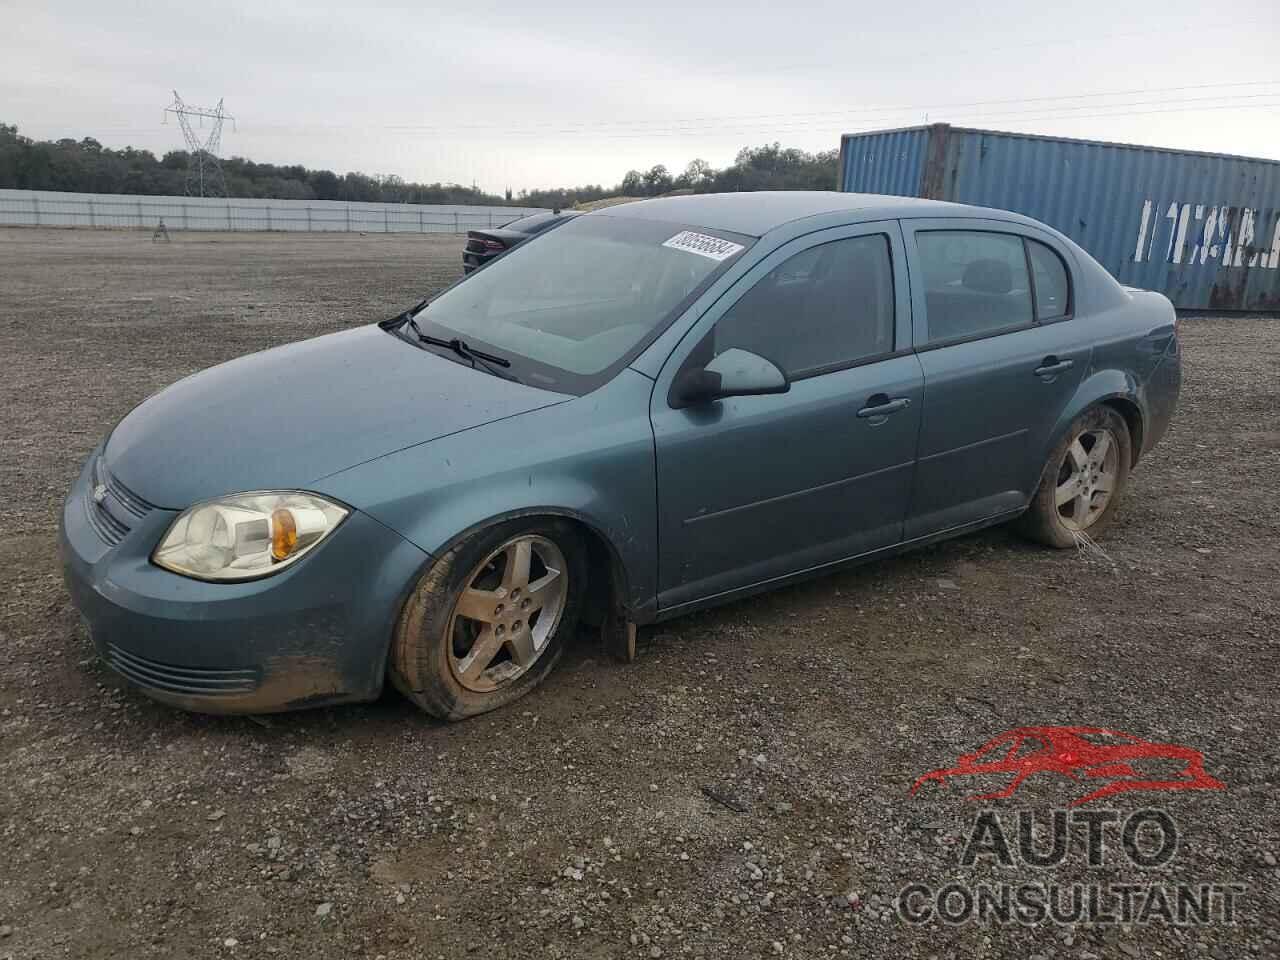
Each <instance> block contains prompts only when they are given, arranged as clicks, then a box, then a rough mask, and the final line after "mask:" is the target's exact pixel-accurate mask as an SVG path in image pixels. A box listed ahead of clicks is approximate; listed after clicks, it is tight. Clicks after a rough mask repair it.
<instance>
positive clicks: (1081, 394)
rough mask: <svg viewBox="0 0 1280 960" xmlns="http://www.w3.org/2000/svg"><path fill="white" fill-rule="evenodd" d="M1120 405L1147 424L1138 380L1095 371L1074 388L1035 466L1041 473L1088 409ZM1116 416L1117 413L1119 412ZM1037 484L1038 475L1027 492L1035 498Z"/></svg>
mask: <svg viewBox="0 0 1280 960" xmlns="http://www.w3.org/2000/svg"><path fill="white" fill-rule="evenodd" d="M1109 401H1110V402H1112V403H1114V402H1116V401H1120V404H1129V405H1131V406H1132V407H1133V408H1134V409H1136V411H1137V416H1138V422H1139V423H1146V420H1147V407H1146V402H1145V400H1144V398H1143V396H1142V388H1141V386H1140V385H1139V383H1138V380H1137V378H1136V377H1135V376H1134V375H1133V374H1132V373H1129V372H1128V371H1125V370H1114V369H1113V370H1098V371H1095V372H1094V373H1092V374H1091V375H1090V376H1088V377H1086V378H1085V379H1084V380H1083V381H1082V382H1081V383H1080V386H1079V387H1077V388H1076V392H1075V393H1074V394H1073V395H1072V397H1071V400H1070V402H1068V403H1067V405H1066V406H1065V407H1063V409H1062V414H1061V416H1060V417H1059V418H1058V422H1057V423H1056V424H1055V425H1054V428H1053V430H1052V432H1051V433H1050V434H1049V438H1048V441H1047V442H1046V443H1045V446H1044V448H1043V449H1042V450H1041V451H1040V456H1039V457H1037V458H1036V461H1035V462H1036V463H1039V464H1040V469H1041V470H1043V468H1044V464H1045V461H1046V460H1047V458H1048V456H1049V453H1050V451H1052V450H1053V449H1054V448H1055V447H1056V446H1057V445H1058V443H1059V442H1060V441H1061V440H1062V438H1063V437H1064V436H1066V434H1067V431H1068V430H1069V429H1070V428H1071V424H1072V421H1074V420H1075V419H1076V417H1078V416H1080V414H1082V413H1084V412H1085V411H1086V410H1088V409H1089V408H1090V407H1096V406H1098V405H1099V404H1103V403H1107V402H1109ZM1118 412H1119V411H1118ZM1140 439H1141V438H1140V437H1135V438H1134V441H1135V443H1134V451H1133V452H1134V459H1135V460H1136V459H1137V456H1138V454H1139V452H1140V451H1139V450H1138V446H1137V444H1138V442H1140ZM1039 483H1040V476H1039V474H1037V475H1036V477H1035V478H1034V479H1033V481H1032V482H1031V484H1030V487H1029V489H1030V491H1031V493H1032V494H1033V495H1034V493H1035V490H1036V487H1037V486H1038V485H1039Z"/></svg>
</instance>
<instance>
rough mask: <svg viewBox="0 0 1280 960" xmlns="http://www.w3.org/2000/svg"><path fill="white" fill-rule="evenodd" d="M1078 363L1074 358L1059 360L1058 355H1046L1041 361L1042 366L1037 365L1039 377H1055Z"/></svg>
mask: <svg viewBox="0 0 1280 960" xmlns="http://www.w3.org/2000/svg"><path fill="white" fill-rule="evenodd" d="M1075 365H1076V362H1075V361H1074V360H1059V359H1058V358H1057V357H1045V358H1044V359H1043V360H1041V361H1040V366H1038V367H1036V376H1037V377H1055V376H1057V375H1058V374H1060V373H1063V372H1065V371H1067V370H1070V369H1071V368H1072V367H1074V366H1075Z"/></svg>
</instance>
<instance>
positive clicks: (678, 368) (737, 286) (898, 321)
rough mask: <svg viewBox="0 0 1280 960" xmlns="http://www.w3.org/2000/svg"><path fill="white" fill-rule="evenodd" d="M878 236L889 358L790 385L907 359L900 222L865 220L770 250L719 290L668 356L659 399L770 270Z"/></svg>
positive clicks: (906, 281)
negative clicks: (889, 283) (886, 285)
mask: <svg viewBox="0 0 1280 960" xmlns="http://www.w3.org/2000/svg"><path fill="white" fill-rule="evenodd" d="M876 235H883V236H884V237H885V238H886V239H887V240H888V243H889V267H890V270H891V272H892V277H893V298H892V303H893V343H894V350H893V352H891V353H885V354H882V355H877V356H872V357H864V358H861V359H859V360H856V361H853V362H851V363H847V364H840V365H839V366H838V367H837V366H835V365H833V366H832V367H831V368H821V369H820V370H819V371H818V372H814V373H806V374H804V375H802V376H800V377H793V378H791V380H792V382H793V383H794V382H798V381H800V380H805V379H810V378H812V377H814V376H824V375H826V374H828V373H837V372H839V371H841V370H846V369H851V368H853V367H859V366H865V365H868V364H871V363H880V362H882V361H884V360H890V359H893V358H894V357H900V356H907V355H909V354H911V353H913V352H914V347H913V340H914V330H913V319H912V318H913V316H914V313H915V311H914V309H913V302H912V297H911V279H910V278H911V266H910V259H909V255H908V253H907V238H906V231H905V229H904V226H903V223H902V221H900V220H868V221H862V222H855V223H849V224H845V225H843V226H835V227H825V228H823V229H821V230H815V231H813V232H812V233H806V234H802V235H800V236H798V237H793V238H791V239H790V240H786V241H784V242H782V243H780V244H779V245H778V246H777V247H775V248H774V249H772V250H770V251H769V252H768V253H766V254H765V255H764V256H762V257H761V258H760V259H759V260H757V261H756V262H755V263H753V264H751V266H750V267H749V268H748V269H747V270H746V272H745V273H743V274H742V275H741V276H740V277H738V278H737V279H736V280H735V281H734V284H733V286H732V287H730V288H729V289H728V290H726V291H724V293H723V294H721V295H720V296H719V297H718V298H717V299H716V301H715V302H714V303H712V304H710V305H709V306H708V307H707V308H706V309H705V310H704V312H703V313H702V315H701V316H699V318H698V319H697V320H696V321H695V322H694V323H693V324H692V325H691V326H690V327H689V328H688V332H687V333H686V334H685V336H684V337H683V338H682V339H681V341H680V343H679V344H678V345H677V346H676V348H675V349H674V350H673V351H672V352H671V353H670V354H669V355H668V357H667V359H666V362H665V363H664V364H663V367H662V370H661V371H660V373H659V375H658V395H661V396H666V397H668V402H669V397H670V390H671V387H672V384H673V383H674V382H675V379H676V377H678V376H679V374H680V373H681V372H682V371H683V370H684V369H685V367H686V366H687V365H688V364H689V363H690V362H696V358H697V357H698V356H699V355H700V354H702V352H703V351H704V349H705V344H706V343H707V341H708V340H709V338H710V336H711V335H712V334H713V332H714V329H715V325H716V324H717V323H719V322H720V319H721V318H722V317H724V315H725V314H727V313H728V312H729V310H730V309H732V307H733V306H734V305H735V304H736V303H737V302H738V301H739V300H740V299H742V297H743V296H744V295H746V293H747V292H748V291H749V290H751V288H752V287H754V286H755V284H756V283H757V282H758V281H759V280H761V279H763V278H764V277H765V276H766V275H767V274H768V273H769V272H770V271H772V270H773V269H774V268H776V267H778V266H781V265H782V264H783V263H785V262H786V261H787V260H789V259H791V257H793V256H795V255H796V254H799V253H803V252H804V251H805V250H810V249H812V248H814V247H818V246H821V245H823V244H825V243H831V242H832V241H835V240H844V239H852V238H854V237H866V236H876ZM685 344H688V345H689V346H688V347H686V346H685Z"/></svg>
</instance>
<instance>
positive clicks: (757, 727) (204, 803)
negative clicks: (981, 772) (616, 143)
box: [0, 230, 1280, 960]
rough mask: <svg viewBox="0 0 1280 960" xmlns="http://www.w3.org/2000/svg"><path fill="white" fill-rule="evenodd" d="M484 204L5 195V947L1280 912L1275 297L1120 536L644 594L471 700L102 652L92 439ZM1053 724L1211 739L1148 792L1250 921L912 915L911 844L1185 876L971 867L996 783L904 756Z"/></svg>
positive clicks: (926, 756) (976, 549)
mask: <svg viewBox="0 0 1280 960" xmlns="http://www.w3.org/2000/svg"><path fill="white" fill-rule="evenodd" d="M460 245H461V244H460V240H459V239H458V238H451V237H433V236H426V237H418V236H390V237H385V236H369V237H352V236H333V237H328V236H288V235H253V236H247V235H219V236H207V237H202V236H198V235H192V234H175V235H174V242H173V243H172V244H167V245H166V244H152V243H151V242H150V240H149V235H146V234H129V233H93V232H89V231H25V230H5V231H0V263H2V264H3V268H0V356H2V357H3V358H4V364H3V375H2V376H0V406H2V407H3V410H4V412H5V416H4V427H3V431H2V432H0V581H2V582H0V851H2V852H0V863H3V868H0V956H4V955H5V954H8V953H12V954H13V955H14V956H15V957H54V956H71V957H100V958H107V957H118V956H137V957H153V956H154V957H195V956H285V957H294V956H306V957H344V958H346V957H368V958H371V960H372V958H374V957H377V956H379V955H381V956H384V957H387V958H410V957H414V958H416V957H423V956H427V957H437V956H438V957H450V958H452V957H458V956H478V957H521V958H523V957H530V956H546V957H579V956H582V957H637V958H653V957H659V956H661V957H683V956H693V957H699V956H708V957H733V958H738V957H743V956H768V957H773V956H778V955H783V956H796V957H799V956H803V957H886V958H888V957H892V958H902V957H929V956H937V957H940V958H941V957H977V956H990V957H1019V958H1027V957H1035V956H1043V957H1045V958H1050V957H1053V958H1065V957H1071V958H1080V960H1087V958H1089V957H1095V958H1098V957H1105V958H1112V957H1157V956H1159V957H1194V958H1202V957H1206V956H1210V957H1213V958H1215V960H1218V958H1222V957H1232V958H1234V957H1241V956H1258V957H1262V956H1268V957H1270V956H1276V955H1277V954H1278V953H1280V941H1278V939H1277V938H1278V936H1280V935H1278V934H1277V929H1278V928H1280V876H1278V875H1277V868H1276V866H1275V863H1276V860H1275V858H1276V857H1277V856H1280V827H1277V824H1280V799H1278V798H1277V775H1276V771H1277V769H1280V752H1278V748H1277V745H1276V744H1277V733H1278V732H1280V723H1278V722H1277V720H1278V709H1277V702H1278V700H1280V681H1278V679H1277V677H1278V676H1280V672H1278V669H1277V668H1278V667H1280V657H1278V656H1277V649H1278V647H1277V629H1276V628H1277V610H1278V607H1277V599H1278V598H1280V545H1278V541H1277V536H1276V535H1277V533H1280V522H1277V520H1276V519H1275V512H1274V508H1273V503H1272V501H1273V500H1274V499H1275V491H1276V489H1277V482H1276V477H1277V476H1278V475H1280V379H1278V378H1277V376H1276V370H1277V368H1280V321H1275V320H1247V321H1246V320H1231V319H1212V320H1186V321H1184V322H1183V324H1182V331H1183V338H1184V342H1185V345H1186V353H1187V378H1186V385H1185V388H1184V395H1183V402H1182V405H1181V409H1180V411H1179V413H1178V416H1177V418H1176V420H1175V421H1174V424H1173V427H1172V429H1171V431H1170V433H1169V435H1168V437H1167V438H1166V439H1165V441H1164V443H1163V444H1162V445H1161V446H1160V447H1159V448H1158V449H1157V450H1156V451H1155V452H1154V454H1153V455H1151V456H1150V458H1149V459H1148V460H1146V461H1145V462H1144V463H1142V464H1141V465H1140V466H1139V468H1138V470H1137V471H1136V473H1135V474H1134V477H1133V483H1132V486H1131V487H1130V489H1129V492H1128V495H1127V497H1126V500H1125V503H1124V505H1123V508H1122V510H1121V513H1120V515H1119V517H1118V518H1117V523H1116V524H1115V526H1114V527H1113V528H1112V529H1111V530H1110V531H1109V532H1108V535H1107V537H1106V538H1105V539H1104V540H1103V541H1102V543H1101V546H1102V548H1103V550H1104V551H1105V557H1104V556H1096V555H1089V556H1086V555H1081V554H1076V553H1074V552H1053V551H1047V550H1043V549H1039V548H1036V547H1032V546H1030V545H1027V544H1025V543H1023V542H1021V541H1019V540H1017V539H1016V538H1014V537H1013V536H1012V535H1010V534H1009V533H1007V532H1006V531H1004V530H993V531H989V532H986V533H983V534H980V535H977V536H972V537H967V538H964V539H962V540H958V541H953V542H950V543H947V544H943V545H940V546H937V547H934V548H931V549H927V550H924V551H921V552H918V553H914V554H911V555H908V556H904V557H900V558H898V559H895V560H891V561H887V562H884V563H878V564H874V565H871V566H867V567H863V568H861V569H858V570H853V571H848V572H844V573H839V574H836V575H833V576H830V577H826V578H824V579H821V580H817V581H813V582H811V583H808V584H804V585H802V586H798V587H794V588H791V589H787V590H783V591H780V592H777V593H773V594H769V595H766V596H763V597H759V598H756V599H753V600H750V601H745V602H741V603H737V604H734V605H732V606H728V607H724V608H721V609H719V610H714V611H710V612H706V613H702V614H698V615H695V616H691V617H687V618H684V619H681V620H677V621H673V622H671V623H669V624H665V625H663V626H662V627H660V628H658V629H656V630H648V631H642V632H641V636H640V642H639V659H638V660H637V662H636V663H635V664H633V665H631V666H627V667H622V666H618V665H615V664H613V663H612V662H610V661H609V660H607V659H606V658H603V657H601V656H600V655H599V653H598V652H597V651H596V650H594V649H592V648H591V647H590V646H589V645H585V644H580V645H579V646H578V647H577V648H575V649H574V650H572V651H570V653H569V654H568V655H567V656H566V659H565V661H564V662H563V663H562V665H561V667H560V668H559V669H558V670H557V671H556V672H555V673H554V674H553V675H552V677H551V678H550V680H549V681H548V682H547V683H546V684H545V686H544V687H543V688H542V689H541V690H539V691H537V692H536V693H535V694H533V695H532V696H530V697H529V698H528V699H526V700H524V701H521V702H520V703H517V704H516V705H514V706H513V707H511V708H509V709H507V710H504V711H502V712H500V713H497V714H494V715H490V716H486V717H481V718H478V719H476V720H472V721H468V722H466V723H463V724H459V725H455V726H448V727H446V726H441V725H439V724H436V723H434V722H432V721H431V720H429V719H428V718H426V717H425V716H423V715H421V714H419V713H418V712H416V711H415V710H414V709H412V708H411V707H410V706H408V705H407V704H406V703H405V702H404V701H403V700H401V699H400V698H399V697H397V696H395V695H394V694H391V693H389V694H388V695H387V696H386V697H385V698H384V699H383V700H381V701H380V702H378V703H375V704H369V705H364V706H353V707H338V708H329V709H321V710H312V711H307V712H302V713H298V714H287V715H275V716H271V717H268V718H256V719H249V718H231V717H224V718H214V717H200V716H191V715H187V714H183V713H181V712H178V711H176V710H172V709H169V708H166V707H164V706H161V705H158V704H155V703H152V702H150V701H148V700H147V699H145V698H143V697H141V696H139V695H138V694H136V693H135V692H133V691H131V690H130V689H129V688H128V687H127V686H125V685H124V684H123V683H121V682H120V681H119V680H118V679H117V678H115V677H114V676H113V675H112V674H111V673H110V672H109V671H107V670H105V669H104V668H103V667H101V666H100V665H99V664H98V663H97V662H96V660H95V659H94V658H93V655H92V650H91V648H90V646H89V643H88V638H87V637H86V636H85V634H84V631H83V629H82V627H81V626H80V623H79V618H78V616H77V615H76V613H75V611H74V610H73V609H72V608H71V606H70V604H69V602H68V600H67V596H66V593H65V591H64V589H63V587H62V583H61V577H60V573H59V570H58V565H57V555H56V549H55V547H54V530H55V524H56V518H57V511H58V509H59V506H60V503H61V499H62V497H63V496H64V494H65V491H66V489H67V487H68V485H69V484H70V482H71V480H72V478H73V477H74V475H75V472H76V470H77V469H78V467H79V465H80V464H81V462H82V461H83V459H84V457H85V456H86V454H87V453H88V452H89V450H90V449H91V448H92V447H93V445H94V444H95V443H96V442H97V441H98V439H99V438H100V437H101V436H102V435H103V434H104V433H105V431H106V430H107V429H109V428H110V426H111V425H112V424H113V423H114V422H115V421H116V420H117V419H118V418H119V417H121V416H122V415H123V414H125V413H126V412H127V411H128V410H129V409H130V408H131V407H132V406H133V405H134V404H136V403H137V402H139V401H140V400H142V399H143V398H145V397H146V396H148V395H149V394H151V393H152V392H154V391H156V390H158V389H160V388H161V387H163V386H165V385H167V384H168V383H170V382H172V381H173V380H175V379H177V378H179V377H181V376H184V375H186V374H188V373H191V372H194V371H196V370H198V369H201V368H203V367H206V366H209V365H211V364H214V363H217V362H220V361H223V360H227V359H230V358H232V357H235V356H238V355H241V354H244V353H247V352H250V351H253V350H258V349H262V348H265V347H269V346H274V345H277V344H280V343H284V342H287V341H291V340H297V339H301V338H304V337H309V336H312V335H315V334H320V333H325V332H329V331H332V330H336V329H341V328H344V327H349V326H352V325H355V324H361V323H366V322H369V321H371V320H375V319H379V318H381V317H384V316H387V315H390V314H391V313H392V312H394V311H395V310H397V309H399V308H402V307H404V306H406V305H408V304H410V303H412V302H414V301H415V300H417V299H418V298H420V297H421V296H423V295H426V294H428V293H430V292H431V291H433V290H436V289H439V288H440V287H441V286H443V285H444V284H445V283H447V282H449V281H451V280H452V279H454V278H455V277H456V276H457V275H458V273H459V270H460V256H461V251H460ZM1032 724H1035V725H1052V724H1093V725H1098V726H1109V727H1115V728H1118V729H1120V730H1125V731H1129V732H1131V733H1134V734H1136V735H1138V736H1142V737H1146V738H1149V739H1153V740H1161V741H1172V742H1176V743H1182V744H1186V745H1189V746H1192V747H1195V748H1197V749H1200V750H1203V751H1204V752H1205V756H1206V762H1207V769H1208V771H1209V773H1211V774H1212V775H1213V776H1215V777H1218V778H1221V779H1222V780H1223V781H1225V783H1226V784H1227V789H1225V790H1221V791H1210V790H1202V791H1185V792H1182V793H1177V794H1162V795H1158V796H1157V795H1151V796H1143V795H1139V794H1130V795H1127V796H1125V797H1121V798H1117V799H1116V800H1115V801H1114V804H1113V805H1114V807H1115V808H1117V809H1119V810H1121V811H1123V812H1125V813H1128V812H1131V811H1132V810H1135V809H1138V808H1139V807H1140V806H1142V805H1144V804H1152V803H1155V804H1159V805H1160V806H1161V807H1162V808H1164V809H1166V810H1167V811H1168V812H1169V813H1170V814H1171V815H1172V816H1173V817H1175V818H1176V821H1177V824H1178V827H1179V830H1180V841H1181V845H1180V848H1179V852H1178V856H1177V858H1176V860H1175V862H1174V863H1173V864H1172V865H1170V866H1169V867H1167V868H1165V869H1164V870H1162V871H1159V872H1158V873H1157V874H1156V875H1157V876H1158V877H1159V878H1160V879H1161V881H1167V882H1171V883H1172V882H1178V881H1186V882H1194V883H1198V882H1205V883H1208V882H1221V883H1228V882H1234V883H1240V884H1243V885H1244V887H1245V891H1246V892H1245V893H1244V894H1243V895H1242V896H1241V899H1240V904H1239V907H1240V922H1238V923H1237V924H1236V925H1234V926H1222V925H1216V926H1193V927H1186V928H1175V927H1171V926H1169V925H1167V924H1161V923H1154V924H1151V925H1147V926H1143V925H1131V926H1124V925H1119V924H1111V925H1098V926H1087V925H1081V924H1077V925H1074V926H1054V925H1041V926H1038V927H1026V926H1021V925H1018V924H1011V925H1008V926H990V927H982V926H976V925H966V926H961V927H958V928H954V929H952V928H947V927H945V926H944V925H941V924H938V923H936V922H935V923H933V924H928V925H923V926H913V925H910V924H907V923H904V922H902V921H901V920H899V919H898V918H897V917H895V916H894V915H893V913H892V906H893V901H894V898H895V896H896V894H897V893H898V891H899V890H901V889H902V887H903V886H904V885H905V884H907V883H910V882H924V883H931V884H940V883H942V882H945V880H946V879H950V878H952V877H958V878H962V879H974V878H982V879H987V880H990V879H992V877H993V876H999V877H1003V878H1004V879H1006V880H1018V879H1030V880H1032V881H1036V882H1046V878H1048V879H1051V880H1053V881H1054V882H1059V883H1070V882H1097V881H1099V880H1102V881H1107V882H1118V881H1134V882H1149V881H1150V879H1151V876H1150V875H1147V874H1139V873H1136V872H1135V871H1132V870H1128V869H1125V868H1123V867H1121V866H1113V867H1108V868H1106V869H1103V870H1101V871H1090V870H1088V869H1086V868H1084V867H1082V866H1081V865H1080V859H1079V857H1078V856H1077V857H1075V858H1073V859H1072V861H1071V864H1069V865H1068V866H1066V867H1063V868H1059V869H1056V870H1054V871H1050V872H1048V873H1046V871H1043V870H1035V869H1030V868H1026V867H1016V868H1007V869H1004V870H992V869H989V868H987V869H980V868H977V867H975V868H965V867H962V866H961V865H960V864H959V863H958V849H959V846H960V845H961V844H962V841H963V838H964V837H965V836H966V834H967V832H968V830H969V828H970V826H971V825H972V822H973V817H974V814H975V811H976V809H977V807H978V805H975V804H971V803H966V802H965V800H964V797H965V796H966V795H967V794H968V793H970V792H973V791H974V790H975V789H976V788H977V787H978V786H979V785H976V784H975V785H972V786H971V785H969V784H956V785H955V786H954V787H952V788H950V789H928V790H923V791H921V792H920V793H918V794H917V795H916V796H914V797H912V796H909V795H908V793H907V791H908V788H909V787H910V786H911V784H912V782H913V781H914V779H915V778H916V777H917V776H919V775H920V774H922V773H924V772H926V771H928V770H932V769H935V768H938V767H941V766H946V765H950V764H953V763H954V762H955V759H956V757H957V756H959V755H960V754H961V753H964V752H966V751H970V750H973V749H974V748H975V747H977V746H978V745H979V744H981V743H982V742H984V741H986V740H987V739H988V738H990V737H992V736H994V735H995V734H997V733H999V732H1001V731H1003V730H1005V729H1007V728H1009V727H1014V726H1019V725H1032ZM984 786H985V787H986V788H990V787H998V786H1000V784H999V783H995V784H992V785H984ZM1078 786H1079V785H1078V784H1075V783H1072V782H1070V781H1067V780H1065V779H1062V778H1054V777H1036V778H1033V779H1032V780H1029V781H1028V782H1027V783H1026V784H1025V785H1024V786H1023V788H1022V790H1020V791H1019V792H1018V794H1017V795H1016V796H1015V797H1013V798H1012V799H1010V800H1007V801H1000V802H999V803H998V804H996V805H997V806H998V807H999V809H1000V810H1001V811H1002V812H1007V813H1008V814H1009V815H1010V816H1011V817H1012V816H1013V815H1014V814H1015V813H1016V811H1017V810H1020V809H1035V810H1038V811H1041V812H1042V814H1043V812H1044V811H1046V810H1047V809H1049V808H1051V807H1053V806H1055V805H1056V806H1061V805H1063V804H1065V803H1066V802H1067V801H1069V800H1070V799H1071V798H1073V797H1075V796H1078V795H1079V794H1080V793H1081V792H1083V791H1081V790H1079V789H1078ZM705 787H710V788H712V792H713V793H718V794H721V795H723V796H728V797H731V798H732V800H733V804H734V805H733V806H726V805H725V804H723V803H721V802H717V801H716V800H715V799H713V798H711V797H708V795H707V793H705V792H704V788H705ZM739 808H740V809H739ZM850 895H852V899H851V898H850ZM325 905H328V907H327V908H325Z"/></svg>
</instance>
